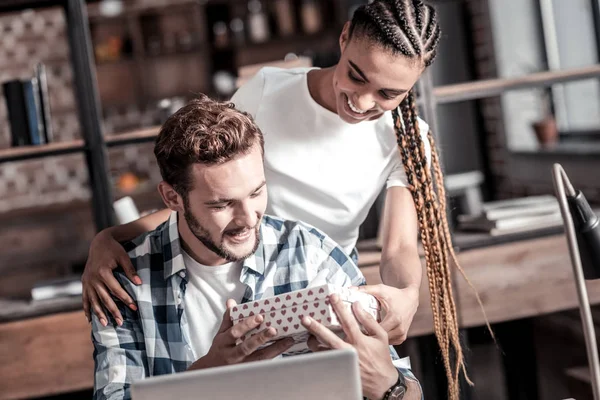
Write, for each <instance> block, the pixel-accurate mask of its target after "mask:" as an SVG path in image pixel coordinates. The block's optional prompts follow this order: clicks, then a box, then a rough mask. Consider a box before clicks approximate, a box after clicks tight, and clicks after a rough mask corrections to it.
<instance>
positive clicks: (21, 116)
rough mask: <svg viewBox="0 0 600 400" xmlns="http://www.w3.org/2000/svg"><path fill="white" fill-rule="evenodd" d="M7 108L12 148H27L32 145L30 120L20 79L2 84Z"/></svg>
mask: <svg viewBox="0 0 600 400" xmlns="http://www.w3.org/2000/svg"><path fill="white" fill-rule="evenodd" d="M2 90H3V91H4V98H5V100H6V108H7V109H8V122H9V124H10V132H11V146H13V147H15V146H27V145H30V144H31V135H30V134H29V118H28V115H27V107H26V105H25V92H24V90H23V82H22V81H21V80H18V79H14V80H11V81H7V82H4V83H3V84H2Z"/></svg>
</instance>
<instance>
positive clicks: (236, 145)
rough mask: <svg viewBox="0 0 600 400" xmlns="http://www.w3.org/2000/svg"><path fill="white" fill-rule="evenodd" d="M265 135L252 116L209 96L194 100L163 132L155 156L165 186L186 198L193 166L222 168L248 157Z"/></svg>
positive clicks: (181, 109)
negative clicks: (236, 158)
mask: <svg viewBox="0 0 600 400" xmlns="http://www.w3.org/2000/svg"><path fill="white" fill-rule="evenodd" d="M257 141H258V143H260V147H261V151H263V153H264V139H263V134H262V132H261V131H260V129H259V128H258V126H257V125H256V124H255V123H254V120H253V119H252V117H251V116H250V115H248V114H247V113H245V112H242V111H239V110H236V109H235V108H234V104H233V103H230V102H219V101H215V100H212V99H210V98H209V97H208V96H206V95H201V96H200V97H199V98H197V99H194V100H191V101H190V102H189V103H188V104H186V105H185V106H183V107H182V108H180V109H179V110H178V111H177V112H175V113H174V114H173V115H171V116H170V117H169V118H168V119H167V121H166V122H165V123H164V124H163V126H162V128H161V129H160V133H159V134H158V137H157V138H156V143H155V145H154V155H155V156H156V160H157V162H158V166H159V168H160V173H161V175H162V178H163V180H164V181H165V182H167V183H168V184H170V185H171V186H173V188H174V189H175V191H176V192H177V193H179V195H181V196H182V197H184V198H187V195H188V193H189V192H190V191H191V190H192V189H193V181H192V177H191V174H190V168H189V167H190V166H191V165H192V164H196V163H202V164H207V165H215V164H222V163H224V162H227V161H229V160H231V159H233V158H235V157H237V156H239V155H243V154H247V153H248V152H249V151H250V149H251V148H252V146H254V144H256V143H257Z"/></svg>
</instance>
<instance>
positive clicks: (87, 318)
mask: <svg viewBox="0 0 600 400" xmlns="http://www.w3.org/2000/svg"><path fill="white" fill-rule="evenodd" d="M85 319H86V320H87V322H88V324H89V323H90V322H91V321H90V317H88V316H87V315H86V316H85Z"/></svg>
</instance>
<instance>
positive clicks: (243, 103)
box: [231, 68, 265, 119]
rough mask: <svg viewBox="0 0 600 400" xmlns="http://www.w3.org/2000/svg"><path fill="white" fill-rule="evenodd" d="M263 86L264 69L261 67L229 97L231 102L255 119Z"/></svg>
mask: <svg viewBox="0 0 600 400" xmlns="http://www.w3.org/2000/svg"><path fill="white" fill-rule="evenodd" d="M264 87H265V71H264V68H262V69H261V70H260V71H258V72H257V73H256V75H254V76H253V77H252V78H251V79H250V80H248V81H247V82H246V83H244V84H243V85H242V86H240V88H239V89H238V90H237V91H236V92H235V93H234V94H233V96H232V97H231V102H232V103H233V104H234V105H235V108H237V109H238V110H240V111H244V112H247V113H248V114H250V115H251V116H252V118H254V119H256V115H257V114H258V109H259V107H260V103H261V100H262V95H263V90H264Z"/></svg>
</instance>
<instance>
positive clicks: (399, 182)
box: [386, 118, 431, 189]
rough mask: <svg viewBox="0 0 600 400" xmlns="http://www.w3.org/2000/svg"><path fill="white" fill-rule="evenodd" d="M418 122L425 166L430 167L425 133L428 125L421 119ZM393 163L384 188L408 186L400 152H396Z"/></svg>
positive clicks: (429, 149)
mask: <svg viewBox="0 0 600 400" xmlns="http://www.w3.org/2000/svg"><path fill="white" fill-rule="evenodd" d="M418 121H419V134H420V135H421V140H422V141H423V143H424V145H425V154H426V157H427V164H428V165H429V166H431V144H430V143H429V139H427V132H429V125H428V124H427V122H425V121H423V120H422V119H421V118H419V119H418ZM395 157H396V158H395V161H394V165H393V167H392V171H391V172H390V175H389V176H388V179H387V182H386V188H387V189H389V188H391V187H393V186H402V187H407V186H408V179H407V178H406V172H405V171H404V164H403V163H402V157H401V156H400V151H396V154H395Z"/></svg>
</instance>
